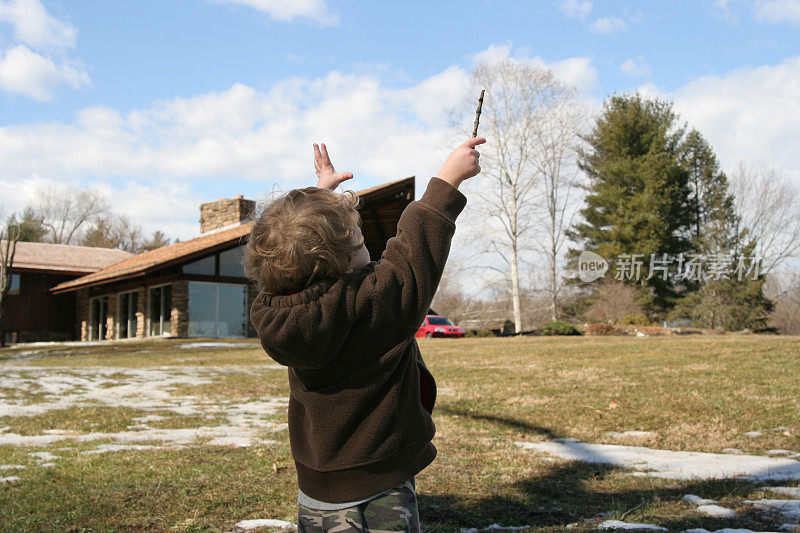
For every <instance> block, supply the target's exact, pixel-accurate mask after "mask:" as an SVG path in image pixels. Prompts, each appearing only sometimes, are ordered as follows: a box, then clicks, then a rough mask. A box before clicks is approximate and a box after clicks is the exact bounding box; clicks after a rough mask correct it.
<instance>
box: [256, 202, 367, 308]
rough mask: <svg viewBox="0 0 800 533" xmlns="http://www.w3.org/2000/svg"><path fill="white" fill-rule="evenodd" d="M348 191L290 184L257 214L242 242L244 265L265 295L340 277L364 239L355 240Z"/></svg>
mask: <svg viewBox="0 0 800 533" xmlns="http://www.w3.org/2000/svg"><path fill="white" fill-rule="evenodd" d="M359 204H360V199H359V197H358V196H357V195H356V194H355V193H353V192H352V191H346V192H345V193H344V194H336V193H334V192H332V191H329V190H327V189H318V188H316V187H306V188H305V189H294V190H292V191H289V192H288V193H286V194H285V195H283V196H281V197H279V198H277V199H275V200H273V201H271V202H269V203H268V204H267V205H266V206H265V207H264V209H263V211H262V212H261V214H260V215H259V216H258V217H257V218H256V220H255V223H254V224H253V230H252V232H251V233H250V238H249V239H248V241H247V246H246V247H245V256H244V268H245V272H246V273H247V275H248V277H249V278H251V279H253V280H255V281H256V283H257V284H258V287H259V289H260V290H262V291H265V292H267V293H269V294H273V295H274V294H283V293H286V292H289V291H299V290H302V289H304V288H306V287H309V286H310V285H312V284H313V283H315V282H316V281H319V280H321V279H325V278H338V277H341V276H342V275H343V274H344V273H345V272H346V271H347V268H348V267H349V265H350V261H351V258H352V256H353V254H354V253H355V252H356V251H358V249H359V248H360V247H361V245H362V244H363V237H362V238H361V240H360V242H358V243H356V242H355V240H354V235H355V229H356V227H357V226H358V225H359V224H360V222H361V216H360V215H359V213H358V211H357V208H358V207H359Z"/></svg>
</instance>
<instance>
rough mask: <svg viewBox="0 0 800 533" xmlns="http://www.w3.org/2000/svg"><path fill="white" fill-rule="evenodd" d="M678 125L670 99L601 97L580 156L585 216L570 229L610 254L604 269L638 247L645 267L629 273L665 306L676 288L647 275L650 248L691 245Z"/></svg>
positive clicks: (656, 305) (666, 250) (675, 250)
mask: <svg viewBox="0 0 800 533" xmlns="http://www.w3.org/2000/svg"><path fill="white" fill-rule="evenodd" d="M683 133H684V130H683V129H682V128H680V127H678V125H677V116H676V114H675V113H674V111H673V110H672V105H671V104H670V103H668V102H663V101H660V100H647V99H645V98H643V97H642V96H641V95H639V94H638V93H637V94H632V95H615V96H612V97H611V98H609V99H608V100H606V102H605V104H604V106H603V112H602V113H601V115H600V117H599V118H598V119H597V123H596V125H595V127H594V129H593V131H592V132H591V133H590V134H589V135H588V136H587V137H586V138H585V140H586V142H587V143H588V149H585V150H583V151H582V152H581V153H580V155H579V160H578V165H579V167H580V168H581V170H583V171H584V172H585V173H586V175H587V176H588V178H589V183H588V185H587V186H586V189H587V196H586V206H585V208H584V209H582V210H581V215H582V216H583V220H584V221H583V222H582V223H579V224H577V225H575V226H574V229H573V231H572V232H571V234H570V235H571V237H572V238H573V240H576V241H578V242H581V243H582V244H583V249H585V250H591V251H594V252H596V253H598V254H599V255H601V256H603V257H604V258H606V259H607V260H609V261H610V262H611V266H612V268H611V269H610V270H609V273H608V274H607V276H614V275H615V274H618V273H617V272H615V269H614V260H615V259H617V258H619V257H620V256H624V255H627V254H631V255H632V254H641V259H642V260H643V261H644V262H645V268H644V269H643V275H642V276H641V277H640V279H639V280H638V281H637V280H635V279H633V280H626V281H627V282H629V283H632V284H635V285H638V286H639V287H640V288H641V289H646V290H647V292H649V293H650V294H651V295H652V304H653V308H651V311H659V310H664V309H666V308H668V307H669V306H670V304H671V303H672V301H673V300H674V298H675V296H676V295H675V287H674V286H673V282H672V281H670V280H669V279H668V280H664V279H662V277H660V276H654V277H652V278H650V279H649V280H645V278H646V277H647V275H646V267H647V266H648V265H649V259H650V256H651V254H657V255H658V254H673V255H677V254H679V253H681V252H685V251H688V250H689V249H690V241H689V239H688V231H689V228H690V225H691V222H692V220H691V215H690V211H689V210H688V209H687V199H688V196H689V194H688V178H689V172H688V171H687V170H686V167H685V166H684V165H683V164H682V163H681V160H680V149H681V139H682V137H683ZM577 253H578V252H577V251H574V250H573V252H572V254H573V255H577Z"/></svg>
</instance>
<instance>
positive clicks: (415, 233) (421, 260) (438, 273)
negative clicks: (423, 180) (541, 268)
mask: <svg viewBox="0 0 800 533" xmlns="http://www.w3.org/2000/svg"><path fill="white" fill-rule="evenodd" d="M466 203H467V199H466V197H465V196H464V195H463V194H461V193H460V192H459V191H458V189H456V188H455V187H453V186H452V185H450V184H449V183H447V182H446V181H444V180H441V179H439V178H431V180H430V182H429V183H428V187H427V189H426V190H425V193H424V194H423V195H422V198H420V199H419V200H417V201H415V202H411V203H410V204H409V205H408V206H407V207H406V208H405V210H404V211H403V213H402V215H401V216H400V221H399V222H398V223H397V235H395V236H394V237H392V238H391V239H389V242H388V243H387V244H386V250H384V252H383V254H382V255H381V259H380V261H379V262H378V263H377V264H376V265H375V268H374V270H373V272H372V273H370V274H369V276H367V278H365V279H364V281H363V283H362V284H361V286H360V287H359V291H358V292H359V294H358V296H357V302H358V307H360V308H361V309H362V310H364V309H367V310H368V309H372V310H373V311H375V312H376V311H377V310H380V309H386V310H387V311H388V312H389V314H390V315H392V316H393V317H394V318H395V319H397V320H399V321H400V322H401V323H402V324H403V325H404V326H405V327H407V328H408V329H412V328H413V329H416V328H418V327H419V325H420V323H421V322H422V319H423V318H425V315H426V314H427V312H428V309H429V308H430V305H431V301H432V300H433V296H434V294H435V293H436V288H437V287H438V285H439V281H440V279H441V277H442V271H443V270H444V266H445V263H446V261H447V256H448V254H449V252H450V242H451V240H452V238H453V233H454V232H455V229H456V224H455V220H456V217H458V215H459V214H460V213H461V211H462V210H463V209H464V206H465V205H466Z"/></svg>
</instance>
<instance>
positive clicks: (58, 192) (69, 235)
mask: <svg viewBox="0 0 800 533" xmlns="http://www.w3.org/2000/svg"><path fill="white" fill-rule="evenodd" d="M34 209H35V211H36V214H37V215H38V216H39V218H41V220H42V226H43V227H44V228H45V229H46V230H47V234H46V235H45V239H46V240H47V241H48V242H51V243H54V244H74V243H75V242H77V241H78V240H79V235H80V232H81V231H82V229H85V227H86V225H87V224H88V223H89V222H91V221H93V220H95V219H96V218H97V217H98V216H100V215H103V214H105V213H107V211H108V203H107V202H106V200H105V198H103V196H102V195H101V194H100V193H98V192H97V191H93V190H81V189H78V188H76V187H69V188H63V189H61V188H56V187H47V188H44V189H40V190H39V192H38V202H37V204H36V205H35V206H34Z"/></svg>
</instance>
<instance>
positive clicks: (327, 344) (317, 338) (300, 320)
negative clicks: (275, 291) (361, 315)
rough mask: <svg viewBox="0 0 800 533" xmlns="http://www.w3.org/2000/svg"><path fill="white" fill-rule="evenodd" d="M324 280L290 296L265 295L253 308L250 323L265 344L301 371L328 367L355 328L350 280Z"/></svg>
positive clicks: (273, 354) (278, 359) (275, 356)
mask: <svg viewBox="0 0 800 533" xmlns="http://www.w3.org/2000/svg"><path fill="white" fill-rule="evenodd" d="M349 276H350V275H345V277H343V278H340V279H338V280H321V281H319V282H317V283H315V284H314V285H312V286H310V287H308V288H306V289H304V290H302V291H299V292H296V293H294V294H287V295H274V296H271V295H268V294H266V293H264V292H261V293H260V294H259V295H258V296H257V297H256V299H255V300H254V301H253V304H252V306H251V307H250V320H251V322H252V323H253V326H254V327H255V328H256V331H258V335H259V337H260V339H261V345H262V346H263V347H264V350H266V352H267V354H268V355H269V356H270V357H272V358H273V359H274V360H275V361H276V362H278V363H280V364H282V365H285V366H290V367H293V368H300V369H319V368H323V367H325V366H326V365H327V364H328V363H330V362H331V360H333V358H334V357H335V356H336V355H337V354H338V353H339V351H340V350H341V348H342V345H343V344H344V342H345V340H346V339H347V336H348V334H349V333H350V329H351V328H352V326H353V321H354V313H353V310H352V309H349V308H348V307H349V306H348V305H347V303H348V298H343V297H342V296H343V294H342V293H343V292H345V291H346V290H347V286H348V283H347V278H348V277H349Z"/></svg>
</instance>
